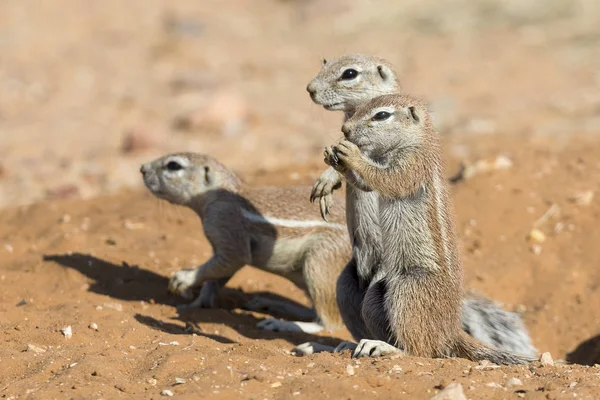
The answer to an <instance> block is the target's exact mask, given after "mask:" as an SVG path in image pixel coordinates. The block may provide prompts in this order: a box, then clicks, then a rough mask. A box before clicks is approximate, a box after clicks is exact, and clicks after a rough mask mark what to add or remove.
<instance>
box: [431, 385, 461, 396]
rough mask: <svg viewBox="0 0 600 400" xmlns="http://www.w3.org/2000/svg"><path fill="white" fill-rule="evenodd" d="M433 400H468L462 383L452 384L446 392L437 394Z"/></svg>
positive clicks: (447, 387)
mask: <svg viewBox="0 0 600 400" xmlns="http://www.w3.org/2000/svg"><path fill="white" fill-rule="evenodd" d="M431 400H467V396H465V392H464V390H463V387H462V385H461V384H460V383H456V382H455V383H451V384H449V385H448V386H446V388H445V389H444V390H442V391H441V392H439V393H438V394H436V395H435V396H433V397H432V398H431Z"/></svg>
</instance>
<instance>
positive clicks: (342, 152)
mask: <svg viewBox="0 0 600 400" xmlns="http://www.w3.org/2000/svg"><path fill="white" fill-rule="evenodd" d="M331 151H332V153H333V154H335V157H336V159H337V160H338V165H340V166H341V167H342V168H348V169H353V167H354V166H356V165H358V163H359V162H360V161H361V160H362V153H361V151H360V149H359V148H358V146H357V145H355V144H354V143H352V142H350V141H348V140H345V139H344V140H342V141H341V142H339V143H338V144H336V145H335V146H333V147H332V149H331Z"/></svg>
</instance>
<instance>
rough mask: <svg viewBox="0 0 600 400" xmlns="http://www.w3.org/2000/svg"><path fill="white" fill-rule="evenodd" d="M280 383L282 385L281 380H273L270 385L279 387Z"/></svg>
mask: <svg viewBox="0 0 600 400" xmlns="http://www.w3.org/2000/svg"><path fill="white" fill-rule="evenodd" d="M281 385H282V383H281V382H273V383H271V387H272V388H278V387H281Z"/></svg>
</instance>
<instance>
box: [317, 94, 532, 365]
mask: <svg viewBox="0 0 600 400" xmlns="http://www.w3.org/2000/svg"><path fill="white" fill-rule="evenodd" d="M342 132H343V133H344V136H345V138H346V139H345V140H342V141H341V142H340V143H339V144H337V145H335V146H333V147H331V148H329V149H328V150H327V151H326V162H327V163H328V164H329V165H330V166H332V167H334V168H336V169H337V170H338V171H339V172H340V173H342V174H344V176H345V178H346V180H347V181H348V182H350V183H351V184H352V185H353V186H356V187H359V188H360V190H363V191H366V192H369V193H377V194H378V199H379V201H378V204H379V207H378V212H377V220H378V223H379V227H380V229H381V232H380V234H379V235H377V238H378V240H379V242H380V246H379V248H380V250H381V255H380V260H379V263H377V264H373V268H372V269H371V271H370V272H371V275H370V279H367V280H366V284H367V285H368V286H367V288H366V290H365V289H364V288H362V287H361V285H360V284H361V283H365V282H356V281H355V282H349V281H347V280H344V279H343V275H342V277H340V284H338V294H339V293H343V296H342V298H343V299H348V298H350V297H351V296H354V298H355V300H352V303H360V302H361V300H362V306H361V309H360V314H361V317H362V321H361V323H364V324H365V325H366V327H367V329H368V331H369V333H370V336H369V339H363V340H361V342H360V343H359V344H358V346H357V347H356V348H355V349H354V353H353V356H355V357H360V356H369V355H371V356H377V355H381V354H386V353H389V352H396V351H402V352H404V353H405V354H408V355H413V356H421V357H463V358H467V359H470V360H484V359H485V360H490V361H492V362H494V363H496V364H521V363H526V362H529V361H533V360H534V358H530V357H527V356H520V355H516V354H513V353H510V352H507V351H500V350H496V349H493V348H491V347H488V346H485V345H483V344H482V343H480V342H478V341H477V340H476V339H474V338H473V337H471V336H469V335H468V334H467V333H465V331H463V330H462V329H461V312H462V311H461V310H462V297H463V276H462V265H461V259H460V254H459V252H460V251H459V247H458V239H457V235H456V232H455V226H454V216H453V212H452V206H451V201H450V198H449V195H448V183H447V180H446V179H444V175H443V172H444V166H443V160H442V157H441V154H440V153H441V151H440V140H439V136H438V135H437V134H436V133H435V132H434V130H433V128H432V126H431V119H430V116H429V112H428V111H427V107H426V106H425V104H424V103H423V102H421V101H420V100H418V99H416V98H414V97H411V96H408V95H399V94H395V95H384V96H379V97H377V98H375V99H373V100H371V101H369V102H368V103H365V104H363V105H362V106H359V108H358V109H357V110H356V112H355V113H354V115H353V116H352V117H351V118H349V119H348V120H347V121H346V122H345V123H344V125H343V127H342ZM354 211H355V210H353V209H351V208H348V210H347V213H349V214H350V213H352V212H354ZM358 212H360V210H359V211H358ZM350 218H352V215H350V216H349V219H350ZM344 272H345V271H344ZM346 301H347V300H346ZM340 308H341V307H340ZM342 312H343V311H342ZM344 318H346V316H344ZM392 345H393V346H392ZM398 348H399V349H401V350H398Z"/></svg>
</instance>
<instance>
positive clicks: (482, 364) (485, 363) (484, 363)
mask: <svg viewBox="0 0 600 400" xmlns="http://www.w3.org/2000/svg"><path fill="white" fill-rule="evenodd" d="M496 368H500V366H499V365H496V364H494V363H493V362H490V361H489V360H481V361H479V365H478V366H476V367H475V369H480V370H483V371H488V370H492V369H496Z"/></svg>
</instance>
